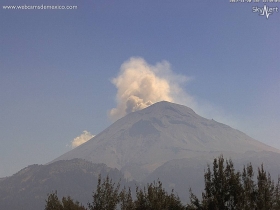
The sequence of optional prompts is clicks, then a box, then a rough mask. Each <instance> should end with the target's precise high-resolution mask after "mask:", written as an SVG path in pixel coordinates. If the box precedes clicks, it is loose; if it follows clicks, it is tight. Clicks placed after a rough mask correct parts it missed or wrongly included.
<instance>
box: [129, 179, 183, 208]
mask: <svg viewBox="0 0 280 210" xmlns="http://www.w3.org/2000/svg"><path fill="white" fill-rule="evenodd" d="M135 209H137V210H138V209H139V210H140V209H141V210H175V209H176V210H183V209H185V207H184V206H183V204H182V203H181V201H180V199H179V197H178V196H176V195H175V194H174V192H173V190H172V192H171V193H170V194H168V193H167V192H166V191H165V189H164V188H163V186H162V183H161V182H160V181H159V180H158V181H157V182H153V183H151V184H147V188H146V187H144V189H143V190H142V189H139V188H136V200H135Z"/></svg>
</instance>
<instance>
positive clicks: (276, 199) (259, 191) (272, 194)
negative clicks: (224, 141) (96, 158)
mask: <svg viewBox="0 0 280 210" xmlns="http://www.w3.org/2000/svg"><path fill="white" fill-rule="evenodd" d="M204 183H205V188H204V191H203V192H202V198H201V199H198V197H197V196H195V195H194V194H193V193H192V191H191V189H190V203H188V204H187V205H183V204H182V202H181V200H180V199H179V197H178V196H177V195H175V193H174V192H173V191H172V192H171V193H168V192H167V191H166V190H165V189H164V188H163V186H162V183H161V182H160V181H157V182H153V183H150V184H147V185H146V186H145V187H144V188H143V189H142V188H139V187H137V188H136V192H135V193H136V196H135V199H133V197H132V193H131V190H130V188H128V189H126V188H125V187H124V188H123V189H122V190H120V185H119V184H115V183H113V182H112V180H111V179H109V177H108V176H107V177H106V178H105V179H103V180H102V179H101V177H100V176H99V178H98V184H97V189H96V191H95V192H93V196H92V198H93V199H92V202H91V203H88V205H87V207H85V206H83V205H82V204H80V203H79V202H78V201H73V199H72V198H70V197H63V198H62V199H61V200H59V199H58V196H57V193H56V192H55V193H52V194H49V196H48V199H47V200H46V205H45V210H115V209H120V210H183V209H184V210H234V209H236V210H279V209H280V178H278V182H277V183H274V181H273V180H271V176H270V174H269V173H268V172H266V171H265V170H264V168H263V165H261V167H260V168H258V171H257V177H256V179H255V176H254V171H253V167H252V165H251V164H248V165H247V166H244V168H243V171H242V172H239V171H236V170H235V169H234V165H233V162H232V161H231V160H225V159H224V158H223V156H220V157H219V158H216V159H214V162H213V166H212V170H211V168H210V166H209V165H208V167H207V170H206V172H205V174H204Z"/></svg>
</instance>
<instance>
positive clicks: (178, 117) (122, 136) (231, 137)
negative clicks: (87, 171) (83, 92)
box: [54, 102, 279, 180]
mask: <svg viewBox="0 0 280 210" xmlns="http://www.w3.org/2000/svg"><path fill="white" fill-rule="evenodd" d="M246 151H273V152H279V150H277V149H275V148H272V147H270V146H267V145H265V144H263V143H261V142H259V141H256V140H254V139H252V138H250V137H249V136H247V135H246V134H244V133H242V132H240V131H238V130H236V129H233V128H231V127H229V126H227V125H224V124H221V123H218V122H216V121H214V120H209V119H205V118H203V117H201V116H199V115H197V114H196V113H195V112H194V111H193V110H192V109H190V108H188V107H186V106H182V105H178V104H174V103H170V102H159V103H156V104H153V105H151V106H150V107H148V108H146V109H143V110H141V111H137V112H134V113H130V114H128V115H127V116H125V117H123V118H121V119H120V120H118V121H116V122H115V123H113V124H112V125H111V126H110V127H108V128H107V129H105V130H104V131H103V132H101V133H100V134H99V135H97V136H95V137H94V138H92V139H91V140H90V141H88V142H86V143H84V144H82V145H81V146H79V147H77V148H75V149H73V150H72V151H69V152H68V153H66V154H64V155H62V156H60V157H59V158H57V159H55V160H54V161H57V160H70V159H73V158H81V159H85V160H88V161H92V162H94V163H105V164H106V165H107V166H109V167H112V168H118V169H120V170H122V171H123V172H124V173H125V175H126V177H128V178H129V177H130V178H133V179H137V180H142V179H143V178H145V177H146V176H147V175H148V174H149V173H150V172H152V171H153V170H155V169H156V168H157V167H159V166H161V165H162V164H164V163H165V162H167V161H170V160H174V159H182V158H190V157H198V156H205V154H208V153H213V152H216V153H227V152H231V153H244V152H246Z"/></svg>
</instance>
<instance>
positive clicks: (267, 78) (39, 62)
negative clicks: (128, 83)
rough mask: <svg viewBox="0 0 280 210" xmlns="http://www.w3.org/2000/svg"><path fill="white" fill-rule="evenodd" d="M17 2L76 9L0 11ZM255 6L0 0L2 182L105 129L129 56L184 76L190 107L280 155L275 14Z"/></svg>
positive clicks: (192, 0)
mask: <svg viewBox="0 0 280 210" xmlns="http://www.w3.org/2000/svg"><path fill="white" fill-rule="evenodd" d="M25 4H26V5H42V4H45V5H77V6H78V9H77V10H7V9H5V10H4V9H2V6H7V5H25ZM266 5H267V6H270V7H276V6H277V7H280V3H267V4H266ZM253 6H258V7H263V6H264V4H263V3H229V0H228V1H225V0H223V1H211V2H210V1H206V0H189V1H185V0H184V1H183V0H182V1H181V0H176V1H168V0H161V1H158V0H152V1H151V0H141V1H140V0H136V1H129V0H120V1H113V0H102V1H97V0H45V1H44V0H34V1H32V0H20V1H19V0H14V1H13V0H2V1H1V8H0V18H1V20H2V21H1V22H0V46H1V47H0V142H1V146H0V177H3V176H8V175H12V174H13V173H15V172H17V171H18V170H20V169H22V168H23V167H26V166H27V165H31V164H35V163H36V164H44V163H47V162H49V161H51V160H53V159H54V158H56V157H58V156H59V155H61V154H63V153H64V152H66V151H69V150H70V149H71V148H70V147H69V146H67V145H70V144H71V141H72V140H73V139H74V138H75V137H77V136H79V135H80V134H81V133H82V132H83V131H84V130H87V131H89V132H90V133H91V134H98V133H99V132H101V131H102V130H103V129H105V128H106V127H107V126H109V125H110V124H111V123H112V121H111V120H110V118H109V117H108V115H109V112H110V110H111V109H112V108H114V107H116V106H117V102H116V94H117V88H116V86H115V85H114V84H113V83H112V79H113V78H116V77H117V76H118V75H119V71H120V68H121V66H122V64H123V63H124V62H126V61H128V60H129V59H130V58H131V57H138V58H142V59H144V60H145V62H146V63H147V64H149V65H151V66H155V65H156V64H157V63H160V62H164V61H167V62H168V63H169V64H170V71H172V75H177V76H178V75H179V77H184V76H185V77H187V78H191V79H190V80H189V81H188V82H185V83H183V84H179V86H180V88H181V90H182V91H183V92H184V93H186V94H188V95H190V96H191V97H192V98H193V99H194V100H195V103H196V104H197V106H196V107H192V108H194V109H195V111H197V112H198V113H199V114H201V115H202V116H204V117H207V118H214V119H216V120H217V121H221V122H224V123H227V124H229V125H230V126H232V127H234V128H237V129H239V130H241V131H243V132H245V133H247V134H249V135H250V136H252V137H254V138H255V139H257V140H260V141H262V142H264V143H266V144H268V145H271V146H274V147H277V148H279V149H280V129H279V128H280V111H279V107H280V97H279V95H280V42H279V40H278V35H279V34H280V27H279V21H280V12H278V13H276V12H275V13H274V14H271V15H270V16H269V18H268V19H266V17H265V16H259V15H258V14H257V13H253V12H252V7H253ZM175 102H176V101H175ZM185 105H189V104H185ZM197 107H198V108H197ZM196 109H197V110H196Z"/></svg>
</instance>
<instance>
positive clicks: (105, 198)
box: [88, 175, 120, 210]
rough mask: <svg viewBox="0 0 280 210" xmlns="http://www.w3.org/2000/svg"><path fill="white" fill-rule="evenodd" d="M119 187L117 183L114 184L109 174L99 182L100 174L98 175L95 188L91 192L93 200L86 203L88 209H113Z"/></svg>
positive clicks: (115, 204)
mask: <svg viewBox="0 0 280 210" xmlns="http://www.w3.org/2000/svg"><path fill="white" fill-rule="evenodd" d="M119 188H120V184H119V183H118V184H117V186H115V183H113V181H112V179H109V176H107V177H106V179H104V180H103V182H102V183H101V176H100V175H99V177H98V184H97V189H96V191H95V192H94V193H93V202H92V204H90V203H89V204H88V207H89V209H90V210H115V209H116V207H117V205H118V203H119Z"/></svg>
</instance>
